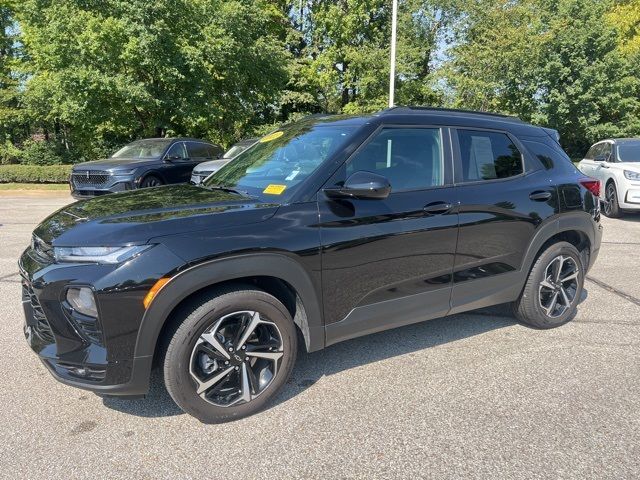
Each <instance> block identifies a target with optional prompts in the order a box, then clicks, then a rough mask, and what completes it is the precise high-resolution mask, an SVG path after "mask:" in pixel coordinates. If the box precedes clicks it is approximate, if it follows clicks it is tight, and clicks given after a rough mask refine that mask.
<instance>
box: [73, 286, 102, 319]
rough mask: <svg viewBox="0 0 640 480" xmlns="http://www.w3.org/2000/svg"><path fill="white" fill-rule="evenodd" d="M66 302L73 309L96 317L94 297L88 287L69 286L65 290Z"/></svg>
mask: <svg viewBox="0 0 640 480" xmlns="http://www.w3.org/2000/svg"><path fill="white" fill-rule="evenodd" d="M67 302H69V305H71V306H72V307H73V309H74V310H75V311H77V312H79V313H81V314H83V315H87V316H89V317H94V318H98V307H97V306H96V299H95V297H94V296H93V292H92V291H91V289H90V288H87V287H79V288H70V289H69V290H67Z"/></svg>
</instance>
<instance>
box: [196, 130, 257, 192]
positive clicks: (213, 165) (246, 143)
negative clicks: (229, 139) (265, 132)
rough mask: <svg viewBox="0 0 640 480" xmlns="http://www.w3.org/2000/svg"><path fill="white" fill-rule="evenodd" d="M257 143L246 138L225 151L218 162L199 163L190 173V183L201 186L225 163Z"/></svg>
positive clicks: (252, 139)
mask: <svg viewBox="0 0 640 480" xmlns="http://www.w3.org/2000/svg"><path fill="white" fill-rule="evenodd" d="M257 141H258V139H257V138H247V139H245V140H240V141H239V142H238V143H236V144H235V145H234V146H233V147H231V148H230V149H229V150H227V151H226V152H225V154H224V155H223V156H222V158H220V159H218V160H211V161H209V162H203V163H199V164H198V165H196V166H195V168H194V169H193V172H191V183H192V184H194V185H199V184H201V183H202V182H203V181H204V179H205V178H207V177H208V176H209V175H211V174H212V173H215V172H217V171H218V170H220V169H221V168H222V167H224V166H225V165H226V164H227V163H229V162H230V161H231V160H233V159H234V158H236V157H237V156H238V155H240V154H241V153H242V152H244V151H245V150H246V149H247V148H249V147H251V146H252V145H253V144H254V143H256V142H257Z"/></svg>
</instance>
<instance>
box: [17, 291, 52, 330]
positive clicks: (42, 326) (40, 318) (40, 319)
mask: <svg viewBox="0 0 640 480" xmlns="http://www.w3.org/2000/svg"><path fill="white" fill-rule="evenodd" d="M22 300H23V301H26V302H29V304H30V305H31V310H32V314H33V319H34V320H35V325H34V327H33V331H34V332H35V334H36V335H37V336H38V337H40V339H41V340H43V341H44V342H47V343H53V342H55V338H54V336H53V332H52V331H51V327H50V326H49V322H48V321H47V317H46V315H45V314H44V310H42V306H41V305H40V302H39V301H38V297H36V294H35V293H34V291H33V288H31V284H30V283H29V282H28V281H27V280H26V279H24V278H23V279H22Z"/></svg>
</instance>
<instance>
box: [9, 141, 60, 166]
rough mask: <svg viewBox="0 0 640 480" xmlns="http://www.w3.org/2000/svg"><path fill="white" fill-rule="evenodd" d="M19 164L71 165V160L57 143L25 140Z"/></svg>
mask: <svg viewBox="0 0 640 480" xmlns="http://www.w3.org/2000/svg"><path fill="white" fill-rule="evenodd" d="M20 163H22V164H24V165H61V164H65V163H73V158H71V154H70V153H69V152H68V151H66V150H65V149H64V148H63V147H62V146H61V145H60V144H58V143H57V142H46V141H34V140H27V141H26V142H24V145H23V146H22V152H21V154H20Z"/></svg>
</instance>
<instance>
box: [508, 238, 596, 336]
mask: <svg viewBox="0 0 640 480" xmlns="http://www.w3.org/2000/svg"><path fill="white" fill-rule="evenodd" d="M560 258H562V259H564V261H562V260H559V259H560ZM555 262H557V263H555ZM565 264H566V265H565ZM558 265H559V266H560V267H562V266H563V265H565V267H564V270H563V271H564V272H566V274H563V273H562V272H561V273H560V278H568V277H570V276H572V273H570V268H571V267H572V266H575V268H576V270H577V276H576V278H575V282H574V281H573V280H568V281H565V282H564V283H562V282H560V281H558V280H557V279H556V278H553V279H550V278H549V276H548V273H549V269H551V273H552V274H553V273H554V272H555V268H556V267H558ZM584 275H585V267H584V265H583V264H582V260H581V257H580V253H579V252H578V250H577V249H576V247H574V246H573V245H571V244H570V243H567V242H559V243H555V244H553V245H551V246H549V247H548V248H547V249H546V250H545V251H544V252H542V254H541V255H540V256H539V257H538V259H537V260H536V262H535V264H534V265H533V267H532V268H531V271H530V272H529V277H528V278H527V283H526V284H525V286H524V289H523V290H522V293H521V294H520V298H518V300H516V301H515V302H514V305H513V309H514V314H515V316H516V318H517V319H518V320H519V321H520V322H522V323H524V324H526V325H529V326H531V327H534V328H540V329H548V328H555V327H559V326H560V325H564V324H565V323H567V322H569V321H570V320H571V319H572V318H573V317H574V316H575V312H576V308H577V305H578V303H579V302H580V296H581V295H582V287H583V284H584ZM552 276H553V275H552ZM543 282H544V284H543ZM550 284H553V285H552V286H553V288H549V287H547V286H546V285H550ZM558 284H560V285H562V288H559V289H558V288H557V285H558ZM563 290H564V295H563V294H562V291H563ZM554 296H556V302H557V305H556V306H555V307H554V308H553V309H552V310H551V312H550V313H549V310H548V309H547V308H545V307H551V306H552V305H553V298H554ZM565 296H566V297H567V298H568V299H569V300H570V302H569V305H568V306H567V305H566V299H565ZM563 306H565V307H566V309H564V311H561V309H562V307H563Z"/></svg>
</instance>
